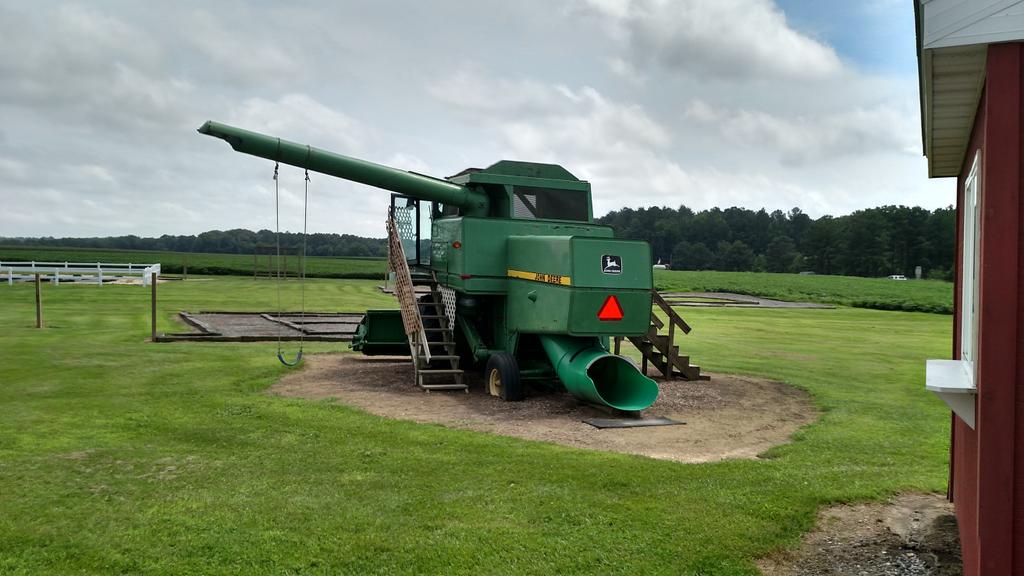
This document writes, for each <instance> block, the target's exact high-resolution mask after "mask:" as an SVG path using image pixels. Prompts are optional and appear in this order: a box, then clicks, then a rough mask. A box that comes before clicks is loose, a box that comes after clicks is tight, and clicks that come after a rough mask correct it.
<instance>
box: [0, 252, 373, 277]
mask: <svg viewBox="0 0 1024 576" xmlns="http://www.w3.org/2000/svg"><path fill="white" fill-rule="evenodd" d="M7 260H10V261H21V262H29V261H33V260H40V261H49V262H117V263H128V262H132V263H139V264H156V263H159V264H160V267H161V270H162V271H163V273H165V274H181V273H182V272H183V271H184V268H185V264H186V263H187V264H188V272H189V274H234V275H243V276H251V275H252V273H253V266H254V263H253V256H252V254H200V253H193V254H186V253H184V252H158V251H144V250H94V249H91V248H49V247H38V246H0V261H7ZM269 262H270V264H269V266H270V267H271V269H272V270H273V269H275V267H276V258H274V259H271V260H270V261H269ZM298 262H299V258H298V257H297V256H291V257H289V258H288V259H287V262H285V259H284V258H282V260H281V267H282V269H287V270H289V271H291V273H292V274H295V273H296V271H297V270H298ZM255 265H256V266H257V268H258V270H259V272H260V274H262V275H267V267H268V257H267V256H266V255H262V256H260V257H259V258H258V260H257V261H256V263H255ZM385 266H386V262H385V260H384V259H383V258H335V257H327V256H310V257H309V258H308V259H307V262H306V275H307V276H313V277H319V278H363V279H370V278H372V279H376V278H383V277H384V268H385Z"/></svg>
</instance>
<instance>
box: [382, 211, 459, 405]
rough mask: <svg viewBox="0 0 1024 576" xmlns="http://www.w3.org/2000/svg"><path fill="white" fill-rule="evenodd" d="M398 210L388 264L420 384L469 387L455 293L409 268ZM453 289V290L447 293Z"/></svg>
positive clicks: (435, 387)
mask: <svg viewBox="0 0 1024 576" xmlns="http://www.w3.org/2000/svg"><path fill="white" fill-rule="evenodd" d="M396 213H398V215H399V218H401V212H400V211H399V210H395V211H394V212H393V213H392V214H389V215H388V222H387V228H388V268H389V270H391V271H393V272H394V273H395V297H397V298H398V303H399V307H400V308H401V311H402V324H403V325H404V327H405V335H406V336H407V337H408V339H409V354H410V356H412V361H413V369H414V371H415V378H416V385H417V386H419V387H420V388H423V389H424V390H426V391H427V392H430V391H431V390H465V391H466V392H469V386H467V385H466V383H465V374H464V372H463V370H462V369H461V368H459V357H458V355H457V354H456V351H455V334H454V333H453V332H452V328H453V327H454V325H455V293H454V292H451V291H450V290H449V289H447V288H443V287H441V286H438V284H437V277H436V276H435V275H434V274H433V273H431V274H429V275H423V274H417V275H416V279H415V280H414V279H413V275H412V273H411V272H410V269H409V261H408V260H407V259H406V257H405V251H404V249H403V248H402V238H401V237H400V224H398V223H396V220H395V216H396ZM419 285H426V286H428V287H429V288H430V291H429V292H427V293H425V294H422V295H420V296H419V297H418V298H417V292H416V286H419ZM446 292H451V294H446Z"/></svg>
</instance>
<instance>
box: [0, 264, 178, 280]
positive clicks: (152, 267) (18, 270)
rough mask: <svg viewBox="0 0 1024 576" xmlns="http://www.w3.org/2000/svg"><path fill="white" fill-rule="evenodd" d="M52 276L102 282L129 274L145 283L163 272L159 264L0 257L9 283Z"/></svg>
mask: <svg viewBox="0 0 1024 576" xmlns="http://www.w3.org/2000/svg"><path fill="white" fill-rule="evenodd" d="M35 274H39V275H40V276H45V277H49V278H50V279H51V280H52V281H53V283H54V284H60V281H61V279H62V278H63V279H64V280H65V281H69V280H70V281H72V282H94V283H96V284H99V285H100V286H102V285H103V281H104V279H107V280H110V279H118V278H124V277H126V276H142V285H143V286H148V285H149V282H150V279H151V278H152V277H153V274H156V275H157V276H160V264H135V263H131V262H129V263H127V264H124V263H112V262H36V261H32V262H4V261H0V278H2V277H3V276H5V275H6V276H7V283H8V284H14V281H15V280H16V279H17V280H24V279H28V278H31V277H32V276H33V275H35Z"/></svg>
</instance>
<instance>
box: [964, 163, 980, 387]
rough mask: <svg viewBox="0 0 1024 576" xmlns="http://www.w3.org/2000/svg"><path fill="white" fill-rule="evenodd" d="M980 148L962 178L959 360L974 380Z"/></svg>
mask: <svg viewBox="0 0 1024 576" xmlns="http://www.w3.org/2000/svg"><path fill="white" fill-rule="evenodd" d="M980 165H981V151H980V150H979V151H978V153H976V154H975V155H974V163H973V164H972V165H971V171H970V173H969V174H968V176H967V180H965V181H964V204H963V217H964V237H963V261H962V262H961V266H960V286H961V296H960V360H962V361H963V363H964V369H965V370H966V372H967V374H968V376H969V377H970V379H971V383H972V384H973V382H974V362H975V360H976V359H977V355H978V274H979V272H980V271H979V270H978V268H979V252H980V248H981V247H980V244H981V242H980V234H979V233H980V228H981V210H979V206H978V205H979V203H980V201H981V175H980V174H979V171H980Z"/></svg>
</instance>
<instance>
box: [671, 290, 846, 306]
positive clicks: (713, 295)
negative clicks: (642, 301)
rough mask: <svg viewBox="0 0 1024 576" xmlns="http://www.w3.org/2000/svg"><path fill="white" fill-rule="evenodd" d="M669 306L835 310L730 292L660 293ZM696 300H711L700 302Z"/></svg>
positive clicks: (812, 304)
mask: <svg viewBox="0 0 1024 576" xmlns="http://www.w3.org/2000/svg"><path fill="white" fill-rule="evenodd" d="M660 294H661V297H662V298H664V299H665V301H667V302H668V303H669V305H670V306H693V307H696V308H723V307H726V308H730V307H731V308H835V306H832V305H830V304H818V303H815V302H785V301H783V300H772V299H770V298H761V297H759V296H748V295H746V294H733V293H732V292H660ZM698 299H713V301H701V300H698Z"/></svg>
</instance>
